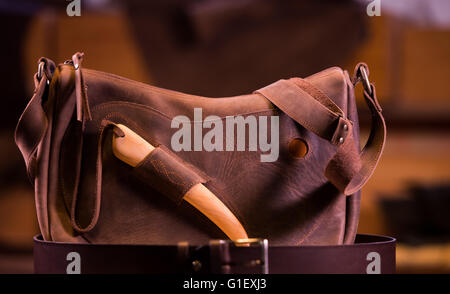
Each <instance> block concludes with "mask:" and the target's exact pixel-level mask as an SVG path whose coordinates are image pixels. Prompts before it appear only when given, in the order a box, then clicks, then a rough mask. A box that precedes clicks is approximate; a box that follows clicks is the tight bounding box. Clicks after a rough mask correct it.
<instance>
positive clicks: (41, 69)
mask: <svg viewBox="0 0 450 294" xmlns="http://www.w3.org/2000/svg"><path fill="white" fill-rule="evenodd" d="M44 66H45V62H43V61H41V62H39V64H38V71H37V76H36V78H37V79H38V81H40V80H41V79H42V76H43V73H44Z"/></svg>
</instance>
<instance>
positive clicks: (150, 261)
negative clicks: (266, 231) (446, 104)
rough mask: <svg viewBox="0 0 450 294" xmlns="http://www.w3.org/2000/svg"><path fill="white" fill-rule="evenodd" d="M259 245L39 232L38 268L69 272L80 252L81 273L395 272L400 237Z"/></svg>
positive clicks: (59, 272) (36, 244)
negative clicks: (63, 237) (87, 238)
mask: <svg viewBox="0 0 450 294" xmlns="http://www.w3.org/2000/svg"><path fill="white" fill-rule="evenodd" d="M255 244H256V243H255ZM256 245H257V246H235V245H233V243H232V242H231V241H227V240H220V241H218V240H215V241H211V242H210V244H207V245H203V246H194V245H189V244H187V243H179V244H178V245H166V246H162V245H114V244H79V243H59V242H48V241H43V240H42V237H41V236H36V237H35V238H34V270H35V273H38V274H44V273H46V274H65V273H68V271H67V270H68V268H69V272H70V270H71V269H72V266H73V262H74V261H75V260H74V259H72V258H68V256H69V257H70V256H73V255H76V256H77V258H78V261H77V262H78V265H79V269H80V273H82V274H93V273H97V274H98V273H101V274H119V273H121V274H149V273H188V274H189V273H234V274H248V273H254V274H260V273H264V269H267V272H268V273H270V274H331V273H340V274H344V273H348V274H366V273H381V274H392V273H395V239H394V238H391V237H385V236H375V235H357V237H356V241H355V244H351V245H337V246H267V247H266V249H265V248H264V244H263V243H260V244H259V243H258V244H256ZM265 250H266V251H265ZM71 252H75V253H72V254H71V255H69V253H71ZM264 254H266V256H267V260H265V261H264V260H262V259H263V258H262V256H264Z"/></svg>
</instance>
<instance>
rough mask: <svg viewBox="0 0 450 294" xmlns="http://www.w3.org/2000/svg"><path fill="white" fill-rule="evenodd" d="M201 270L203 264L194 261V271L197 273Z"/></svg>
mask: <svg viewBox="0 0 450 294" xmlns="http://www.w3.org/2000/svg"><path fill="white" fill-rule="evenodd" d="M201 268H202V263H201V262H200V261H198V260H194V261H193V262H192V269H193V270H194V271H195V272H198V271H199V270H200V269H201Z"/></svg>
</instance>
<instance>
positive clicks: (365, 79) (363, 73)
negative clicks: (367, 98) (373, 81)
mask: <svg viewBox="0 0 450 294" xmlns="http://www.w3.org/2000/svg"><path fill="white" fill-rule="evenodd" d="M359 72H360V73H361V77H362V84H363V87H364V90H366V92H367V93H369V95H372V87H371V86H370V81H369V75H368V74H367V71H366V68H365V67H364V66H362V65H361V66H360V67H359Z"/></svg>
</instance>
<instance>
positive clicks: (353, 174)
mask: <svg viewBox="0 0 450 294" xmlns="http://www.w3.org/2000/svg"><path fill="white" fill-rule="evenodd" d="M358 66H360V65H358ZM371 88H372V90H371V91H370V92H371V93H369V92H368V89H365V90H364V97H365V100H366V102H367V105H368V106H369V108H370V111H371V113H372V126H371V131H370V135H369V139H368V140H367V143H366V145H365V146H364V148H363V150H362V151H361V152H359V151H358V150H356V146H357V144H355V142H354V140H355V138H354V137H353V123H352V121H351V120H349V119H347V118H346V115H345V113H344V112H343V111H342V110H341V109H340V108H339V107H338V106H337V105H336V104H335V103H334V102H333V101H332V100H331V99H330V98H329V97H327V95H326V94H325V93H323V92H322V91H321V90H320V89H318V88H316V87H314V86H313V85H312V84H311V83H309V82H307V81H306V80H303V79H298V78H297V79H290V80H279V81H277V82H275V83H273V84H271V85H269V86H267V87H265V88H262V89H260V90H257V91H256V93H259V94H261V95H263V96H264V97H266V98H267V99H268V100H269V101H270V102H272V103H273V104H274V105H275V106H277V107H278V108H279V109H280V110H282V111H283V112H284V113H286V114H287V115H288V116H289V117H291V118H292V119H293V120H295V121H296V122H298V123H299V124H300V125H302V126H303V127H305V128H306V129H307V130H309V131H311V132H313V133H314V134H316V135H317V136H319V137H321V138H323V139H325V140H328V141H330V143H332V144H333V145H337V146H338V149H337V152H336V154H335V155H334V156H333V158H332V159H331V160H330V161H329V163H328V165H327V167H326V169H325V172H324V175H325V176H326V177H327V178H328V180H329V181H330V182H331V183H332V184H333V185H334V186H335V187H336V188H338V189H339V190H340V191H341V192H343V193H345V194H346V195H350V194H353V193H355V192H357V191H358V190H360V189H361V188H362V186H363V185H364V184H365V183H366V182H367V180H368V179H369V178H370V176H371V175H372V173H373V172H374V170H375V167H376V165H377V164H378V161H379V159H380V156H381V153H382V151H383V148H384V143H385V137H386V124H385V122H384V118H383V115H382V114H381V111H382V110H381V107H380V106H379V104H378V101H377V98H376V92H375V87H374V85H373V84H371Z"/></svg>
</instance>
